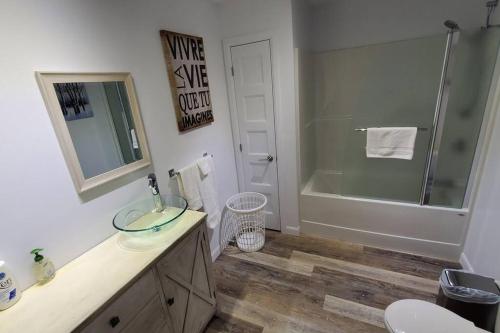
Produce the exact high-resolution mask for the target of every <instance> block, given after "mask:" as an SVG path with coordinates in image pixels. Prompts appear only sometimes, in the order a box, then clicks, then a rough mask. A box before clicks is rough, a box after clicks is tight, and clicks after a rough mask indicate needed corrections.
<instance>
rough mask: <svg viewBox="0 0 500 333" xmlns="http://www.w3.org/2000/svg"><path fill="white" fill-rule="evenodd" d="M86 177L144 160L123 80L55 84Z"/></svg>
mask: <svg viewBox="0 0 500 333" xmlns="http://www.w3.org/2000/svg"><path fill="white" fill-rule="evenodd" d="M54 89H55V91H56V94H57V99H58V101H59V105H60V107H61V112H62V114H63V116H64V120H65V121H66V125H67V127H68V131H69V134H70V136H71V139H72V141H73V145H74V147H75V151H76V154H77V155H78V160H79V162H80V166H81V169H82V172H83V176H84V178H85V179H88V178H92V177H94V176H97V175H100V174H103V173H105V172H108V171H111V170H114V169H117V168H119V167H121V166H123V165H126V164H129V163H132V162H135V161H138V160H140V159H142V153H141V149H140V145H139V141H138V138H137V135H136V129H135V125H134V120H133V117H132V114H131V109H130V102H129V99H128V96H127V91H126V87H125V83H124V82H123V81H111V82H64V83H54Z"/></svg>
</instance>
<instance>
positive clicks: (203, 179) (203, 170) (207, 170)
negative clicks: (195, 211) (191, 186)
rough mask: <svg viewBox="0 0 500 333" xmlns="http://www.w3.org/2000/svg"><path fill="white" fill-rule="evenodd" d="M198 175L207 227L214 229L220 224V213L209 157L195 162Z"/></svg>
mask: <svg viewBox="0 0 500 333" xmlns="http://www.w3.org/2000/svg"><path fill="white" fill-rule="evenodd" d="M196 164H197V165H198V168H199V175H200V183H199V184H200V186H199V189H200V195H201V200H202V202H203V210H204V211H205V213H207V225H208V227H209V228H211V229H215V228H216V227H217V225H218V224H219V223H220V219H221V211H220V208H219V202H218V200H219V199H218V198H219V196H218V195H217V189H216V187H215V184H216V182H215V165H214V160H213V158H212V157H211V156H206V157H203V158H202V159H199V160H198V161H196Z"/></svg>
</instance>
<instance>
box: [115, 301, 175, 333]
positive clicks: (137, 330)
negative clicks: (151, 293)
mask: <svg viewBox="0 0 500 333" xmlns="http://www.w3.org/2000/svg"><path fill="white" fill-rule="evenodd" d="M167 325H168V324H167V317H166V314H165V310H164V309H163V306H162V305H161V300H160V296H159V295H157V296H155V297H153V299H152V300H151V301H149V303H148V304H146V306H145V307H144V308H143V309H142V310H141V312H139V314H138V315H137V316H136V317H135V318H134V320H132V321H131V322H130V324H128V325H127V327H125V328H124V329H123V331H122V333H145V332H147V333H171V332H172V331H171V329H170V327H168V326H167Z"/></svg>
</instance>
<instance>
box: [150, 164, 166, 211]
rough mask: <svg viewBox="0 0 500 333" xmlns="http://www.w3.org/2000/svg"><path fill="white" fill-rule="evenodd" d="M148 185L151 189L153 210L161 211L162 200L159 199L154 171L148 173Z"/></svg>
mask: <svg viewBox="0 0 500 333" xmlns="http://www.w3.org/2000/svg"><path fill="white" fill-rule="evenodd" d="M148 186H149V188H150V189H151V193H153V202H154V204H155V209H154V212H156V213H159V212H161V211H162V210H163V209H164V207H163V201H162V200H161V195H160V189H159V188H158V182H157V181H156V175H155V174H154V173H150V174H149V175H148Z"/></svg>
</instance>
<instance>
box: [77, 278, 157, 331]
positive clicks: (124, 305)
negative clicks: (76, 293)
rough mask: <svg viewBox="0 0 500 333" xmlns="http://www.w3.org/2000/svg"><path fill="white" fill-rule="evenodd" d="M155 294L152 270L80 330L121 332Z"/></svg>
mask: <svg viewBox="0 0 500 333" xmlns="http://www.w3.org/2000/svg"><path fill="white" fill-rule="evenodd" d="M156 294H157V289H156V284H155V279H154V275H153V271H149V272H147V273H145V274H144V276H143V277H141V278H140V279H139V280H138V281H137V282H136V283H134V284H133V285H132V286H131V287H129V288H128V289H127V290H126V291H125V292H124V293H123V294H122V295H120V296H119V297H118V298H117V299H116V300H115V301H114V302H113V303H111V304H110V305H109V306H108V307H107V308H105V309H104V310H103V311H102V312H101V313H100V314H99V315H98V316H97V318H96V319H94V320H93V321H92V322H91V323H90V324H89V325H88V326H86V327H85V328H84V329H83V330H82V332H84V333H108V332H109V333H110V332H113V333H115V332H121V331H122V330H123V329H124V328H125V327H126V326H127V324H128V323H129V322H130V321H131V320H132V319H134V317H135V316H136V315H137V314H138V313H139V312H140V311H141V310H142V309H143V308H144V307H145V306H146V305H147V304H148V303H149V301H150V300H151V299H152V298H153V297H154V296H155V295H156Z"/></svg>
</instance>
